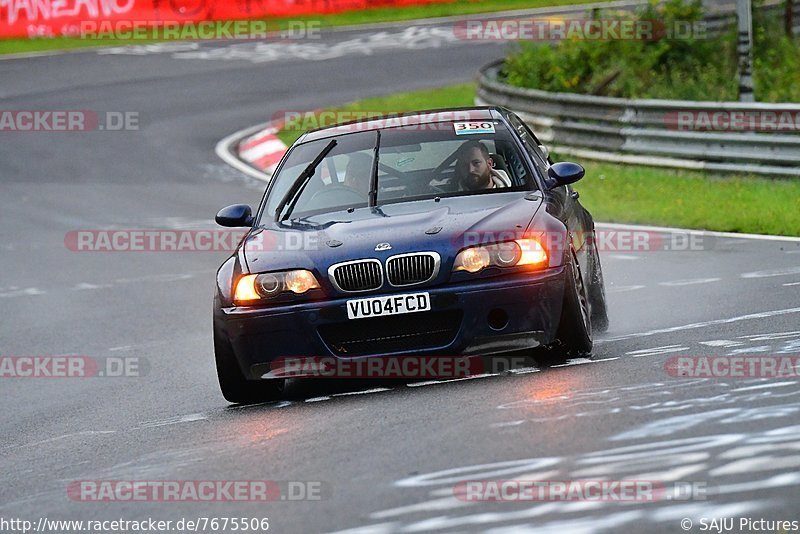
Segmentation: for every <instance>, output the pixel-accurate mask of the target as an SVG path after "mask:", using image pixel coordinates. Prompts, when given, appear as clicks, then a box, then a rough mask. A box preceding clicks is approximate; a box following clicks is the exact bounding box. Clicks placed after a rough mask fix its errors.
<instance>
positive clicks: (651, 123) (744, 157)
mask: <svg viewBox="0 0 800 534" xmlns="http://www.w3.org/2000/svg"><path fill="white" fill-rule="evenodd" d="M501 66H502V61H498V62H495V63H492V64H491V65H488V66H487V67H484V68H483V69H481V72H480V79H479V84H478V91H477V97H476V103H477V104H491V105H501V106H505V107H507V108H509V109H511V110H513V111H516V112H518V113H519V115H520V116H521V117H522V118H523V120H525V121H526V122H527V123H528V124H529V125H530V126H531V128H532V129H533V130H534V132H536V134H537V135H538V136H539V137H540V139H541V141H542V142H544V143H545V144H547V145H548V146H549V148H550V149H551V150H555V151H557V152H559V153H562V154H570V155H574V156H578V157H583V158H587V159H597V160H603V161H616V162H622V163H638V164H646V165H657V166H665V167H676V168H693V169H708V170H713V171H725V172H739V173H754V174H764V175H772V176H800V104H763V103H755V104H752V103H739V102H700V101H683V100H632V99H625V98H610V97H598V96H589V95H581V94H571V93H552V92H547V91H540V90H536V89H524V88H520V87H513V86H511V85H508V84H506V83H503V82H502V80H501V76H500V70H501ZM719 116H723V117H727V119H726V120H725V121H722V123H721V125H722V126H724V125H725V123H726V122H730V123H731V126H730V127H728V128H718V126H720V124H715V125H713V126H711V127H710V128H701V129H697V128H694V127H696V126H697V125H698V124H700V125H703V124H704V125H705V126H709V125H708V123H707V122H698V121H697V118H698V117H701V118H705V119H708V118H712V119H713V118H714V117H719ZM742 117H760V118H761V119H759V120H762V119H763V121H762V122H761V123H759V127H758V128H756V131H746V130H747V128H738V127H734V126H736V121H737V120H739V119H741V118H742ZM686 124H691V125H693V126H694V127H693V128H686V127H685V126H686ZM709 129H710V130H711V131H709ZM720 130H726V131H720ZM770 130H773V131H770ZM778 130H779V131H778Z"/></svg>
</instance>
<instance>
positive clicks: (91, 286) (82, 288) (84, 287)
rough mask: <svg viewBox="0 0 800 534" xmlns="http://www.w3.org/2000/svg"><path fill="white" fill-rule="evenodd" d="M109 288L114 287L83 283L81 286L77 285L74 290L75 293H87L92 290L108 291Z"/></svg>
mask: <svg viewBox="0 0 800 534" xmlns="http://www.w3.org/2000/svg"><path fill="white" fill-rule="evenodd" d="M109 287H113V286H112V285H111V284H90V283H88V282H81V283H80V284H76V285H75V287H73V288H72V290H73V291H86V290H90V289H108V288H109Z"/></svg>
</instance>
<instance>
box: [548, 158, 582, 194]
mask: <svg viewBox="0 0 800 534" xmlns="http://www.w3.org/2000/svg"><path fill="white" fill-rule="evenodd" d="M584 174H586V170H585V169H584V168H583V167H581V166H580V165H578V164H577V163H571V162H569V161H561V162H558V163H553V164H552V165H551V166H550V168H549V169H547V176H548V178H549V179H550V180H549V181H550V184H549V185H550V189H553V188H554V187H560V186H562V185H568V184H574V183H575V182H577V181H578V180H580V179H581V178H583V175H584Z"/></svg>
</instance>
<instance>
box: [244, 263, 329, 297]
mask: <svg viewBox="0 0 800 534" xmlns="http://www.w3.org/2000/svg"><path fill="white" fill-rule="evenodd" d="M311 289H319V282H317V279H316V278H315V277H314V275H313V274H312V273H311V271H306V270H305V269H298V270H295V271H284V272H282V273H264V274H246V275H244V276H242V277H241V278H240V279H239V281H238V282H237V283H236V289H235V290H234V293H233V295H234V296H233V300H234V302H235V303H236V304H252V303H254V302H258V301H260V300H267V299H272V298H275V297H277V296H278V295H280V294H281V293H286V292H288V293H294V294H296V295H301V294H303V293H305V292H306V291H309V290H311Z"/></svg>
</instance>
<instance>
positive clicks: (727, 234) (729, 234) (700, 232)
mask: <svg viewBox="0 0 800 534" xmlns="http://www.w3.org/2000/svg"><path fill="white" fill-rule="evenodd" d="M595 226H598V227H602V228H611V229H612V230H613V229H620V230H625V229H637V230H647V231H651V232H664V233H670V234H694V235H701V236H703V235H705V236H714V237H731V238H734V239H755V240H759V241H794V242H800V237H794V236H785V235H764V234H737V233H734V232H713V231H707V230H691V229H687V228H674V227H670V226H647V225H638V224H620V223H595Z"/></svg>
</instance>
